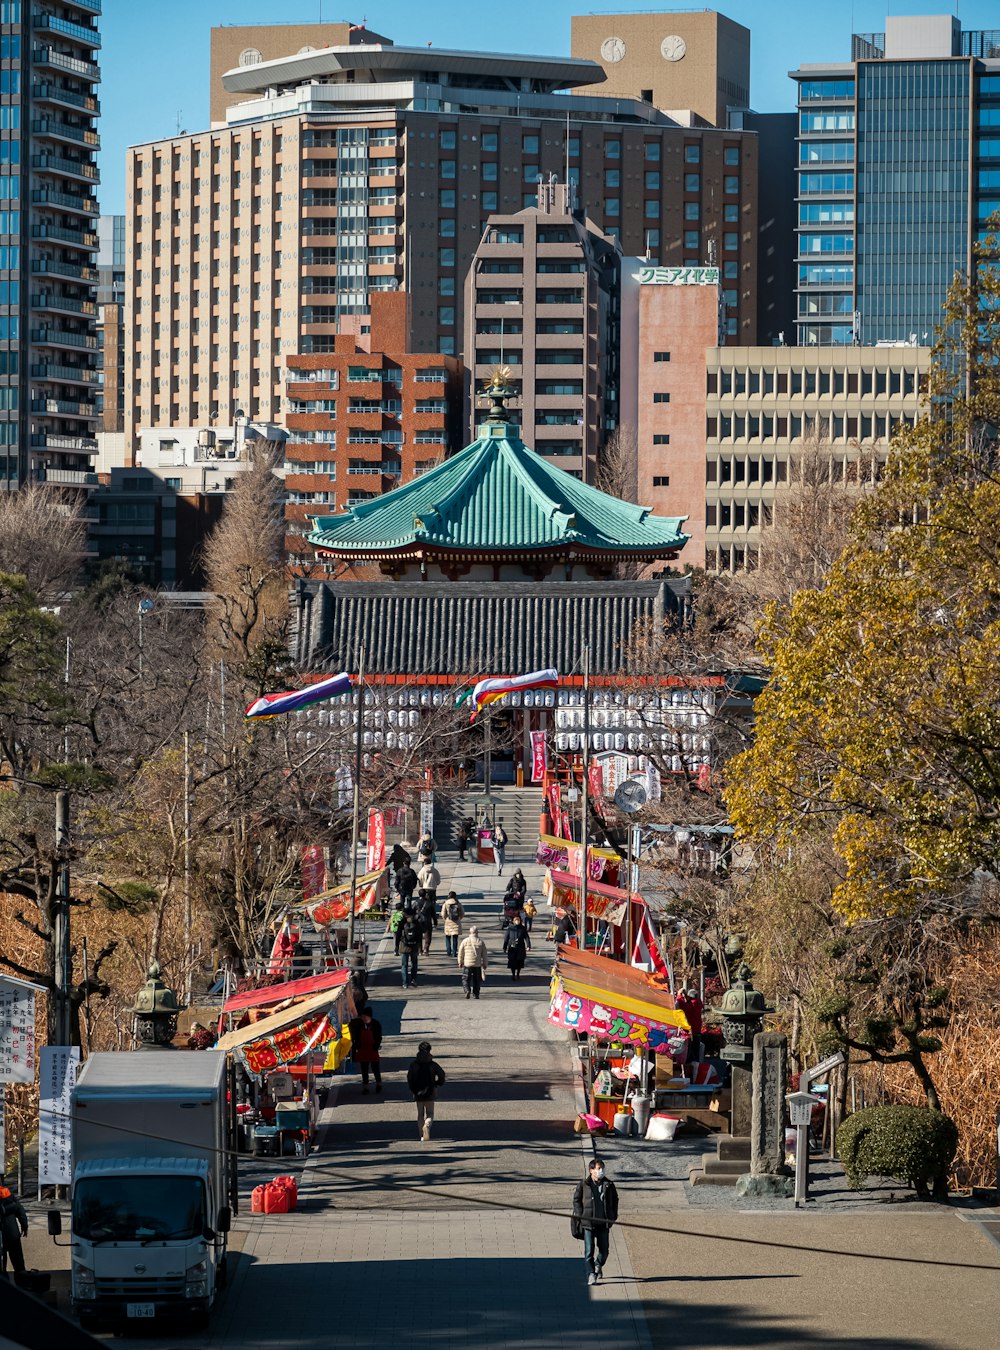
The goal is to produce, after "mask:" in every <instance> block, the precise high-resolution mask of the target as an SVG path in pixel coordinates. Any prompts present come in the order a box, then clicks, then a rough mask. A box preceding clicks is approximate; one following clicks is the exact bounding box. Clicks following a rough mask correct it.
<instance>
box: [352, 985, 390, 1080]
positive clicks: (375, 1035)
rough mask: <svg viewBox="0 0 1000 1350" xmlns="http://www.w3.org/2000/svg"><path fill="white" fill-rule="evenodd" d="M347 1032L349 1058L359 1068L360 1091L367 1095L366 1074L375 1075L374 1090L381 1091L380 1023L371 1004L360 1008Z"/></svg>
mask: <svg viewBox="0 0 1000 1350" xmlns="http://www.w3.org/2000/svg"><path fill="white" fill-rule="evenodd" d="M347 1034H348V1035H349V1036H350V1038H351V1059H353V1061H354V1063H355V1064H357V1066H358V1068H359V1069H360V1070H361V1091H362V1093H363V1094H364V1095H365V1096H367V1095H368V1075H369V1074H373V1075H374V1077H375V1091H376V1092H381V1091H382V1061H381V1059H380V1058H379V1049H380V1047H381V1045H382V1023H381V1022H380V1021H379V1020H378V1018H377V1017H375V1015H374V1013H373V1012H372V1009H371V1005H370V1004H369V1005H368V1006H367V1007H364V1008H362V1009H361V1012H360V1014H359V1015H358V1016H357V1017H352V1018H351V1020H350V1021H349V1022H348V1024H347Z"/></svg>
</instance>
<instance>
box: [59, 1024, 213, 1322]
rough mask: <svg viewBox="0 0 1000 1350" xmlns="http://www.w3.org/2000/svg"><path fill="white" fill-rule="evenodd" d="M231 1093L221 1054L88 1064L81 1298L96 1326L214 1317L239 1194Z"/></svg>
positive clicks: (81, 1120)
mask: <svg viewBox="0 0 1000 1350" xmlns="http://www.w3.org/2000/svg"><path fill="white" fill-rule="evenodd" d="M226 1098H227V1094H226V1056H225V1055H224V1054H220V1053H219V1052H217V1051H214V1050H200V1051H183V1050H176V1051H170V1050H133V1051H124V1052H121V1053H118V1054H94V1055H91V1056H90V1058H89V1059H88V1060H87V1061H86V1063H85V1064H84V1066H83V1068H82V1069H81V1070H80V1074H79V1077H78V1078H77V1083H76V1088H75V1090H74V1093H73V1119H72V1126H73V1129H72V1138H73V1192H72V1211H73V1222H72V1226H73V1234H72V1262H71V1271H72V1282H71V1297H72V1303H73V1311H74V1312H75V1313H76V1314H77V1316H78V1317H79V1318H80V1320H81V1322H82V1324H83V1325H84V1326H85V1327H90V1328H94V1327H98V1326H102V1325H106V1324H111V1325H113V1326H115V1327H118V1328H120V1326H121V1324H123V1323H124V1324H131V1325H133V1326H139V1325H142V1324H143V1323H148V1322H149V1321H150V1320H152V1319H155V1318H177V1319H183V1320H185V1321H187V1322H189V1323H194V1324H199V1323H203V1322H204V1321H205V1320H206V1319H207V1316H208V1313H209V1312H210V1310H211V1308H212V1305H213V1303H214V1302H215V1296H216V1293H217V1291H218V1289H219V1288H220V1287H221V1284H222V1283H223V1281H224V1278H225V1261H226V1242H227V1239H226V1234H227V1233H228V1232H229V1226H230V1219H231V1209H230V1202H231V1198H232V1196H233V1195H234V1194H235V1190H234V1189H231V1181H232V1180H233V1179H234V1176H235V1173H234V1172H233V1171H231V1169H232V1168H234V1167H235V1161H234V1154H233V1152H232V1150H231V1147H230V1138H229V1130H228V1129H227V1100H226ZM59 1230H60V1222H59V1215H58V1212H56V1213H53V1214H51V1215H50V1231H51V1232H53V1233H56V1232H58V1231H59Z"/></svg>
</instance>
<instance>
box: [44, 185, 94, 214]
mask: <svg viewBox="0 0 1000 1350" xmlns="http://www.w3.org/2000/svg"><path fill="white" fill-rule="evenodd" d="M31 200H32V201H33V202H34V203H35V205H36V206H59V207H62V209H63V210H64V211H79V212H80V214H81V215H84V216H96V215H97V213H98V206H97V203H96V202H95V201H94V199H93V197H71V196H70V195H69V193H67V192H51V191H50V190H49V189H48V188H38V189H34V190H33V191H32V193H31Z"/></svg>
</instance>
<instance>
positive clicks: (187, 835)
mask: <svg viewBox="0 0 1000 1350" xmlns="http://www.w3.org/2000/svg"><path fill="white" fill-rule="evenodd" d="M184 951H185V960H186V961H187V974H186V975H185V977H184V1001H185V1003H186V1004H187V1006H188V1007H190V1006H191V965H192V959H191V733H190V732H188V731H185V733H184Z"/></svg>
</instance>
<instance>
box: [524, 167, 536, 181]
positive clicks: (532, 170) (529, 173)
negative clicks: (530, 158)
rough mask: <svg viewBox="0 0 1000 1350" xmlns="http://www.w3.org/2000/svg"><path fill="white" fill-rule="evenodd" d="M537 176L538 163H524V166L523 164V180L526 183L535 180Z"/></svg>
mask: <svg viewBox="0 0 1000 1350" xmlns="http://www.w3.org/2000/svg"><path fill="white" fill-rule="evenodd" d="M537 178H538V165H537V164H525V166H524V181H525V182H526V183H534V182H535V181H536V180H537Z"/></svg>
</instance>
